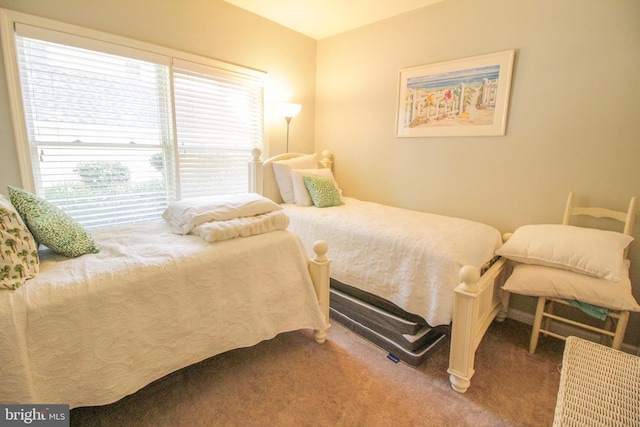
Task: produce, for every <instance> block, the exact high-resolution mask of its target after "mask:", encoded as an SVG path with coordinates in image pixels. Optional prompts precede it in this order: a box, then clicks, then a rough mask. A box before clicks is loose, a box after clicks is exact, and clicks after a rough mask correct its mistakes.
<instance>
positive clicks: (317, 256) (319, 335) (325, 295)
mask: <svg viewBox="0 0 640 427" xmlns="http://www.w3.org/2000/svg"><path fill="white" fill-rule="evenodd" d="M328 250H329V246H328V245H327V242H325V241H324V240H318V241H317V242H316V243H315V244H314V245H313V252H314V255H313V258H311V260H309V274H310V275H311V281H312V282H313V287H314V288H315V290H316V296H317V297H318V303H319V304H320V309H321V310H322V313H323V314H324V318H325V322H326V324H325V328H324V329H318V330H315V331H314V332H313V338H314V339H315V340H316V342H317V343H319V344H322V343H324V342H325V340H326V339H327V332H328V330H329V327H330V326H331V325H330V324H329V281H330V280H329V264H331V260H330V259H329V258H327V251H328Z"/></svg>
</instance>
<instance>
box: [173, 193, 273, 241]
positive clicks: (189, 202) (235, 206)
mask: <svg viewBox="0 0 640 427" xmlns="http://www.w3.org/2000/svg"><path fill="white" fill-rule="evenodd" d="M278 209H282V206H280V205H278V204H277V203H276V202H274V201H273V200H270V199H267V198H266V197H263V196H261V195H259V194H256V193H238V194H224V195H220V196H205V197H191V198H187V199H182V200H178V201H175V202H171V203H169V206H168V207H167V209H165V211H164V212H163V213H162V218H164V220H165V221H167V222H168V223H169V226H171V229H172V231H173V232H175V233H178V234H188V233H189V232H190V231H191V230H192V229H193V228H194V227H196V226H198V225H201V224H203V223H205V222H209V221H226V220H228V219H233V218H244V217H250V216H256V215H262V214H265V213H269V212H272V211H275V210H278Z"/></svg>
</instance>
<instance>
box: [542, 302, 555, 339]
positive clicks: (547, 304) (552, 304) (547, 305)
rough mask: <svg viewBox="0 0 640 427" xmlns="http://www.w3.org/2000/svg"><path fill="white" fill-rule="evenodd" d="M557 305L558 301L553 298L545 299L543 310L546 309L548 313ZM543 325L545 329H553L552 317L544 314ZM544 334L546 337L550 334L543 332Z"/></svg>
mask: <svg viewBox="0 0 640 427" xmlns="http://www.w3.org/2000/svg"><path fill="white" fill-rule="evenodd" d="M555 307H556V303H555V302H554V301H553V300H545V302H544V307H543V311H542V312H543V313H544V312H545V311H546V312H547V313H553V311H554V310H555ZM541 325H542V326H541V328H542V329H544V330H545V331H549V330H551V318H550V317H545V316H543V317H542V324H541ZM542 335H544V336H545V337H547V336H548V335H547V334H545V333H544V332H543V333H542Z"/></svg>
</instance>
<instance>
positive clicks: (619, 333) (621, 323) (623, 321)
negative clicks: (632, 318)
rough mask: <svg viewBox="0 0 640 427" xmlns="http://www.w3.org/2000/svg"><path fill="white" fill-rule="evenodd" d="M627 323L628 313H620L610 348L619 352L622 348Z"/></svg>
mask: <svg viewBox="0 0 640 427" xmlns="http://www.w3.org/2000/svg"><path fill="white" fill-rule="evenodd" d="M627 323H629V312H628V311H621V312H620V318H619V319H618V325H617V326H616V334H615V336H614V337H613V343H612V344H611V348H613V349H614V350H620V349H621V348H622V341H623V340H624V333H625V331H626V330H627Z"/></svg>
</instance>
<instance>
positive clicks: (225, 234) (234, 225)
mask: <svg viewBox="0 0 640 427" xmlns="http://www.w3.org/2000/svg"><path fill="white" fill-rule="evenodd" d="M287 226H289V217H288V216H287V215H286V214H285V213H284V211H281V210H276V211H272V212H268V213H266V214H262V215H255V216H249V217H244V218H234V219H228V220H225V221H209V222H205V223H203V224H201V225H197V226H195V227H194V228H193V230H191V234H194V235H196V236H200V237H202V238H203V239H204V240H206V241H207V242H219V241H221V240H227V239H233V238H234V237H246V236H253V235H256V234H262V233H268V232H270V231H276V230H285V229H286V228H287Z"/></svg>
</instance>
